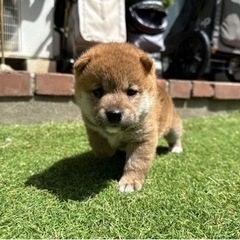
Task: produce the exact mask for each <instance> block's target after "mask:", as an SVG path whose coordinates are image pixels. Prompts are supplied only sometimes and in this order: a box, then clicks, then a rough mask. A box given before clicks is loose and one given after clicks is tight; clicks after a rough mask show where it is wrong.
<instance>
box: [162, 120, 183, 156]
mask: <svg viewBox="0 0 240 240" xmlns="http://www.w3.org/2000/svg"><path fill="white" fill-rule="evenodd" d="M182 132H183V128H182V122H181V121H179V122H177V123H176V124H175V125H174V126H173V128H171V129H170V131H169V132H168V133H167V134H166V135H165V136H164V137H165V139H166V140H167V142H168V145H169V149H170V151H171V152H172V153H181V152H182V151H183V149H182V142H181V137H182Z"/></svg>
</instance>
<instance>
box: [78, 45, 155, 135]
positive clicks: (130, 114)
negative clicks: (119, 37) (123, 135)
mask: <svg viewBox="0 0 240 240" xmlns="http://www.w3.org/2000/svg"><path fill="white" fill-rule="evenodd" d="M74 74H75V98H76V102H77V104H78V105H79V106H80V108H81V110H82V114H83V117H84V119H85V122H86V123H89V124H91V125H95V126H97V127H99V128H102V129H104V130H105V131H106V132H108V133H109V134H114V133H117V132H119V131H122V130H125V129H129V128H131V127H134V126H135V125H137V124H139V122H140V121H142V120H143V119H144V118H145V116H146V115H147V113H148V112H149V110H150V108H151V105H152V99H153V95H154V92H155V88H156V78H155V69H154V66H153V61H152V60H151V59H150V58H149V57H148V56H147V55H146V54H145V53H144V52H143V51H141V50H139V49H137V48H136V47H134V46H132V45H130V44H127V43H108V44H99V45H97V46H95V47H93V48H91V49H90V50H88V51H87V52H86V53H85V54H83V55H82V56H81V57H80V58H79V59H78V60H77V61H76V62H75V64H74Z"/></svg>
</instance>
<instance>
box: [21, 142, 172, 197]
mask: <svg viewBox="0 0 240 240" xmlns="http://www.w3.org/2000/svg"><path fill="white" fill-rule="evenodd" d="M167 153H168V148H167V147H161V146H159V147H158V148H157V154H158V155H164V154H167ZM124 164H125V154H124V153H122V152H117V154H116V155H115V156H114V157H112V158H111V159H101V160H100V159H98V158H96V157H95V156H94V155H93V153H92V152H87V153H83V154H80V155H76V156H72V157H69V158H64V159H62V160H60V161H58V162H56V163H54V164H53V165H52V166H51V167H49V168H48V169H46V170H44V171H43V172H42V173H39V174H36V175H33V176H31V177H29V178H28V180H27V181H26V183H25V184H26V185H27V186H34V187H36V188H38V189H45V190H48V191H49V192H50V193H52V194H54V195H56V196H57V197H58V198H59V199H60V200H63V201H65V200H68V199H71V200H78V201H81V200H84V199H86V198H89V197H93V196H95V195H96V194H98V193H99V192H100V191H101V190H102V189H104V188H105V187H107V185H108V181H109V180H119V179H120V177H121V176H122V172H123V167H124Z"/></svg>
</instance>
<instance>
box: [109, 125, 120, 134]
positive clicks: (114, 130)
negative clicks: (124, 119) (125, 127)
mask: <svg viewBox="0 0 240 240" xmlns="http://www.w3.org/2000/svg"><path fill="white" fill-rule="evenodd" d="M121 131H122V128H121V127H120V126H115V127H113V126H107V127H106V132H108V133H110V134H116V133H119V132H121Z"/></svg>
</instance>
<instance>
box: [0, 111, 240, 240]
mask: <svg viewBox="0 0 240 240" xmlns="http://www.w3.org/2000/svg"><path fill="white" fill-rule="evenodd" d="M239 120H240V113H233V114H229V115H225V116H220V117H210V118H199V119H192V120H187V121H185V122H184V126H185V133H184V138H183V147H184V152H183V153H182V154H180V155H174V154H170V153H169V154H165V152H164V151H163V152H162V153H161V148H159V151H160V153H159V154H158V155H157V156H156V159H155V161H154V164H153V166H152V168H151V170H150V173H149V175H148V179H147V182H146V184H145V186H144V188H143V190H142V191H140V192H137V193H133V194H121V193H119V192H118V191H117V189H116V184H117V180H118V179H119V177H120V176H121V173H122V168H123V164H124V159H123V156H121V155H120V156H116V157H114V158H112V159H110V160H106V161H104V160H98V159H96V158H95V157H94V155H93V154H92V152H91V149H90V147H89V145H88V141H87V136H86V133H85V128H84V126H83V125H82V124H76V123H74V124H73V123H70V124H44V125H32V126H1V130H0V163H1V172H0V202H1V205H0V238H240V225H239V222H240V201H239V199H240V142H239V139H240V124H239ZM160 145H161V146H166V143H165V142H164V141H161V142H160Z"/></svg>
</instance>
